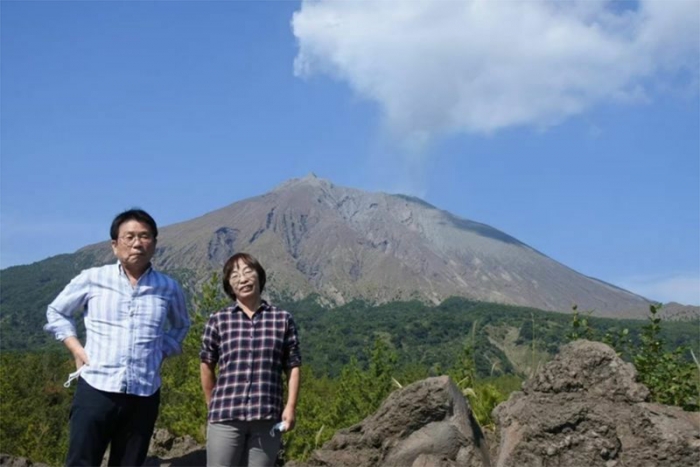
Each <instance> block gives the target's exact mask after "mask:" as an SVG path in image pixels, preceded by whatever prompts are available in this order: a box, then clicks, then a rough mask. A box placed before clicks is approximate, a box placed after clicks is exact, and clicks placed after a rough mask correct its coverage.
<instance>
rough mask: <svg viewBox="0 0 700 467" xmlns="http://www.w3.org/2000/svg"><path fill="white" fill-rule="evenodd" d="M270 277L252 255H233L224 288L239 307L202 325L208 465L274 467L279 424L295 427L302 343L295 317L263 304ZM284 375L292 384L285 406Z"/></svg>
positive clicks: (221, 313) (202, 368) (202, 377)
mask: <svg viewBox="0 0 700 467" xmlns="http://www.w3.org/2000/svg"><path fill="white" fill-rule="evenodd" d="M265 280H266V275H265V270H264V269H263V267H262V266H261V265H260V263H259V262H258V260H256V259H255V258H254V257H253V256H251V255H249V254H247V253H237V254H235V255H233V256H232V257H230V258H229V259H228V261H226V264H225V265H224V274H223V286H224V291H225V292H226V294H227V295H228V296H229V297H231V298H232V299H233V300H234V302H235V303H234V306H231V307H228V308H225V309H223V310H221V311H218V312H216V313H214V314H212V315H211V316H210V317H209V321H208V322H207V324H206V327H205V328H204V334H203V336H202V350H201V352H200V354H199V356H200V360H201V362H202V363H201V365H200V372H201V379H202V390H203V391H204V397H205V399H206V402H207V407H208V408H209V411H208V416H207V421H208V426H207V466H209V467H213V466H239V465H249V466H272V465H274V463H275V459H276V457H277V451H278V450H279V447H280V441H281V431H280V430H275V429H273V428H274V426H275V425H276V424H277V423H278V422H279V421H280V420H281V421H282V422H283V424H284V430H291V429H293V428H294V423H295V410H296V404H297V398H298V395H299V381H300V380H299V366H300V365H301V354H300V353H299V339H298V337H297V330H296V325H295V324H294V320H293V319H292V315H291V314H290V313H289V312H287V311H284V310H280V309H278V308H276V307H274V306H272V305H270V304H268V303H267V302H266V301H265V300H262V299H261V297H260V294H261V293H262V291H263V289H264V288H265ZM217 365H218V367H219V374H218V376H217V375H216V367H217ZM283 371H284V372H286V373H287V380H288V386H289V387H288V396H287V403H286V405H285V406H284V409H283V407H282V393H283V391H282V389H283V388H282V384H283V383H282V372H283Z"/></svg>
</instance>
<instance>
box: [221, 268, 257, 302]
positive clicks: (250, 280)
mask: <svg viewBox="0 0 700 467" xmlns="http://www.w3.org/2000/svg"><path fill="white" fill-rule="evenodd" d="M229 283H230V284H231V288H232V289H233V293H234V294H236V298H240V299H245V298H258V297H260V278H259V277H258V272H257V271H256V270H255V269H253V268H252V267H250V266H248V265H247V264H246V263H245V261H243V260H242V259H239V260H238V262H236V264H235V265H234V266H233V271H231V277H229Z"/></svg>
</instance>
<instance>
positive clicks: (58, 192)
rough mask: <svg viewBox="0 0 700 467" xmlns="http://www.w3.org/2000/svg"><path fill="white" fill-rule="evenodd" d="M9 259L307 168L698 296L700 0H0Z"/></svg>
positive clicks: (216, 203)
mask: <svg viewBox="0 0 700 467" xmlns="http://www.w3.org/2000/svg"><path fill="white" fill-rule="evenodd" d="M0 8H1V10H0V21H1V25H0V26H1V29H0V31H1V34H2V37H1V39H2V42H1V45H2V62H1V64H0V66H1V76H0V77H1V82H0V85H1V93H2V95H1V97H2V100H1V103H0V106H1V107H0V111H1V112H0V131H1V136H2V140H1V147H0V150H1V158H0V207H1V210H0V211H1V212H0V215H1V218H0V221H1V228H0V266H1V267H3V268H4V267H8V266H11V265H16V264H26V263H31V262H34V261H38V260H41V259H44V258H46V257H48V256H52V255H55V254H59V253H69V252H73V251H75V250H76V249H78V248H80V247H82V246H85V245H87V244H90V243H95V242H98V241H102V240H105V239H106V238H107V237H108V225H109V223H110V221H111V219H112V217H113V216H114V214H116V213H117V212H119V211H121V210H123V209H125V208H129V207H132V206H134V205H139V206H142V207H143V208H145V209H147V210H148V211H150V212H151V213H152V214H153V215H154V217H156V219H157V220H158V222H159V224H161V225H168V224H172V223H175V222H180V221H185V220H189V219H191V218H194V217H197V216H199V215H202V214H205V213H207V212H209V211H212V210H214V209H217V208H220V207H222V206H225V205H228V204H230V203H233V202H235V201H238V200H240V199H244V198H247V197H250V196H255V195H259V194H262V193H264V192H266V191H268V190H270V189H272V188H273V187H275V186H276V185H278V184H279V183H281V182H283V181H284V180H287V179H289V178H296V177H302V176H304V175H306V174H307V173H309V172H314V173H316V174H317V175H318V176H319V177H322V178H326V179H328V180H330V181H332V182H333V183H335V184H338V185H343V186H350V187H355V188H360V189H364V190H370V191H386V192H403V193H409V194H413V195H417V196H420V197H421V198H423V199H425V200H426V201H428V202H430V203H432V204H434V205H435V206H437V207H439V208H442V209H446V210H448V211H450V212H452V213H454V214H457V215H459V216H461V217H464V218H468V219H472V220H476V221H479V222H484V223H486V224H489V225H491V226H493V227H496V228H498V229H501V230H503V231H504V232H506V233H508V234H510V235H513V236H515V237H516V238H518V239H519V240H521V241H523V242H525V243H527V244H529V245H531V246H533V247H534V248H536V249H538V250H539V251H541V252H543V253H545V254H547V255H549V256H550V257H552V258H554V259H556V260H557V261H560V262H562V263H564V264H566V265H567V266H569V267H572V268H573V269H576V270H577V271H579V272H581V273H583V274H586V275H590V276H593V277H596V278H599V279H602V280H605V281H608V282H611V283H613V284H616V285H618V286H622V287H625V288H627V289H629V290H632V291H634V292H637V293H640V294H642V295H644V296H646V297H648V298H652V299H656V300H661V301H671V300H675V301H679V302H681V303H685V304H694V305H700V100H699V96H698V75H699V69H698V68H699V65H698V57H699V56H700V54H699V44H698V37H699V34H700V24H699V23H700V2H698V1H697V0H673V1H667V2H649V1H639V2H620V1H612V2H610V1H601V2H596V1H588V0H585V1H583V0H582V1H571V2H552V1H549V0H532V1H523V2H505V1H495V2H493V1H492V2H487V1H450V0H444V1H441V2H421V1H402V0H395V1H391V2H389V1H383V2H382V1H379V2H377V1H372V0H365V1H357V2H349V1H346V2H329V1H326V0H321V1H314V2H296V1H294V2H293V1H265V2H262V1H260V2H252V1H250V2H234V1H217V2H214V1H211V2H210V1H189V2H188V1H177V2H174V1H159V2H140V1H132V2H79V1H75V2H62V1H48V2H40V1H29V2H12V1H3V2H2V3H1V4H0Z"/></svg>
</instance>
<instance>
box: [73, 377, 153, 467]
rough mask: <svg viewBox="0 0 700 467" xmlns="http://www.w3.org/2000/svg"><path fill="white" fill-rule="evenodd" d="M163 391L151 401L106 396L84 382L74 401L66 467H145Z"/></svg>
mask: <svg viewBox="0 0 700 467" xmlns="http://www.w3.org/2000/svg"><path fill="white" fill-rule="evenodd" d="M159 405H160V390H158V391H156V393H155V394H153V395H152V396H148V397H142V396H134V395H132V394H122V393H112V392H104V391H100V390H98V389H95V388H93V387H92V386H90V385H89V384H88V383H86V382H85V380H83V379H82V378H80V380H79V381H78V388H77V389H76V391H75V396H74V397H73V405H72V407H71V412H70V436H69V444H68V457H67V459H66V465H68V466H69V467H73V466H99V465H100V464H101V463H102V458H103V457H104V454H105V451H106V450H107V446H108V445H109V444H110V442H111V446H110V449H109V465H110V466H139V465H143V463H144V461H145V460H146V454H148V446H149V444H150V442H151V435H153V428H154V426H155V423H156V418H157V417H158V406H159Z"/></svg>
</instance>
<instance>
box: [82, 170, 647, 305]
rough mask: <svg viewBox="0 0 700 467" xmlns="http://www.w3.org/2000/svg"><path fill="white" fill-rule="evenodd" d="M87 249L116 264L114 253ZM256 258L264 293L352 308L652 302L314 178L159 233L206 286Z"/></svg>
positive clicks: (471, 229)
mask: <svg viewBox="0 0 700 467" xmlns="http://www.w3.org/2000/svg"><path fill="white" fill-rule="evenodd" d="M84 250H87V251H91V252H94V253H98V254H104V255H105V258H108V257H109V256H110V255H111V253H110V251H109V250H108V249H107V248H106V244H104V243H102V244H97V245H92V246H89V247H86V248H85V249H84ZM238 251H246V252H250V253H252V254H253V255H255V256H257V257H259V258H260V260H261V262H262V263H263V265H265V266H266V268H267V269H268V270H269V271H270V278H269V279H268V287H270V288H271V289H272V290H275V291H277V292H283V293H287V294H291V295H292V296H294V297H295V298H301V297H304V296H307V295H309V294H311V293H318V294H319V295H321V296H322V297H324V298H325V299H327V300H329V301H331V302H335V303H344V302H347V301H348V300H351V299H354V298H363V299H367V300H370V301H374V302H385V301H390V300H400V299H411V298H418V299H421V300H427V301H431V302H435V303H437V302H440V301H441V300H443V299H445V298H447V297H449V296H454V295H457V296H464V297H470V298H474V299H478V300H483V301H490V302H501V303H509V304H516V305H527V306H532V307H536V308H541V309H545V310H555V311H570V309H571V306H572V305H573V304H577V305H578V306H579V309H584V310H590V309H594V310H596V315H598V316H601V315H603V316H616V317H623V316H627V317H642V316H645V315H646V312H647V311H648V301H647V300H646V299H644V298H643V297H640V296H638V295H635V294H632V293H630V292H627V291H625V290H622V289H620V288H617V287H614V286H612V285H610V284H606V283H604V282H602V281H599V280H596V279H593V278H589V277H586V276H584V275H581V274H579V273H577V272H576V271H574V270H572V269H570V268H567V267H566V266H564V265H562V264H560V263H558V262H556V261H554V260H553V259H551V258H549V257H547V256H545V255H543V254H542V253H540V252H538V251H536V250H534V249H533V248H530V247H529V246H527V245H525V244H524V243H522V242H520V241H518V240H516V239H515V238H513V237H510V236H508V235H506V234H505V233H503V232H501V231H499V230H496V229H494V228H492V227H489V226H487V225H484V224H480V223H478V222H473V221H469V220H466V219H461V218H458V217H456V216H453V215H452V214H450V213H448V212H445V211H442V210H439V209H437V208H435V207H434V206H431V205H430V204H428V203H425V202H424V201H422V200H420V199H417V198H413V197H407V196H402V195H389V194H385V193H367V192H363V191H360V190H356V189H351V188H344V187H338V186H335V185H333V184H331V183H329V182H328V181H326V180H322V179H318V178H316V177H315V176H314V175H309V176H307V177H305V178H302V179H293V180H290V181H288V182H285V183H283V184H282V185H280V186H278V187H277V188H275V189H274V190H273V191H271V192H269V193H267V194H264V195H261V196H257V197H254V198H249V199H245V200H242V201H239V202H237V203H234V204H231V205H229V206H227V207H225V208H222V209H219V210H217V211H214V212H211V213H209V214H206V215H204V216H202V217H199V218H196V219H193V220H191V221H187V222H183V223H180V224H175V225H171V226H168V227H165V228H163V229H162V232H161V235H160V238H159V243H158V252H157V257H156V262H157V265H158V266H159V267H161V268H164V269H183V268H186V269H190V270H192V271H193V272H194V273H195V277H197V278H198V279H199V280H203V279H205V278H206V277H207V276H208V274H210V273H211V271H212V270H219V269H220V267H221V265H222V264H223V262H224V261H225V260H226V258H228V257H229V256H230V255H231V254H233V253H234V252H238Z"/></svg>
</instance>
